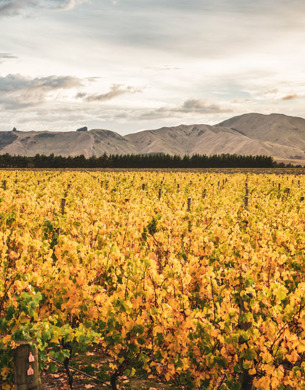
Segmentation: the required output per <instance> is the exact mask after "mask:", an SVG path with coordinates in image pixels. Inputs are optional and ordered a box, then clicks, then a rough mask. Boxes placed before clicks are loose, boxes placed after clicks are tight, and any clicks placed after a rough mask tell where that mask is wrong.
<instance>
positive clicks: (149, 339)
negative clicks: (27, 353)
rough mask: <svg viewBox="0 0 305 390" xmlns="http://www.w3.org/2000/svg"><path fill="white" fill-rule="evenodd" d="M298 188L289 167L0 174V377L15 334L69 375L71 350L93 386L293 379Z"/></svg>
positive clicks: (302, 215) (301, 320) (302, 244)
mask: <svg viewBox="0 0 305 390" xmlns="http://www.w3.org/2000/svg"><path fill="white" fill-rule="evenodd" d="M304 196H305V177H303V176H296V175H294V174H290V175H284V174H280V175H278V174H277V175H276V174H264V173H262V174H260V175H258V174H251V173H249V174H248V173H247V174H245V173H234V174H228V173H226V174H225V173H214V172H196V171H193V172H176V171H175V172H158V171H151V172H133V171H129V172H128V171H124V172H105V171H103V172H99V171H79V172H77V171H75V172H74V171H71V172H69V171H63V172H60V171H36V172H31V171H1V172H0V226H1V227H0V254H1V259H0V272H1V280H0V383H1V386H2V389H4V390H9V389H12V388H13V386H14V373H13V371H14V351H15V349H16V346H17V345H18V342H19V341H22V340H28V341H29V342H33V340H34V341H35V343H36V345H37V348H38V352H39V364H40V369H41V370H43V369H48V370H49V371H50V372H52V371H53V372H54V371H55V370H56V369H57V367H58V364H57V362H62V363H63V364H65V367H66V369H67V373H68V380H69V381H70V383H72V379H73V378H72V373H71V372H70V371H69V364H72V363H73V358H74V352H75V350H77V351H83V352H84V354H86V353H87V355H88V356H89V357H90V355H95V357H96V356H99V357H100V361H103V364H100V365H99V372H98V373H95V374H94V375H95V377H97V378H99V380H100V382H101V383H104V388H105V389H106V388H109V389H111V388H112V389H119V388H120V389H122V388H128V381H126V378H127V379H131V378H134V377H137V376H138V375H141V376H143V375H144V376H146V378H147V379H149V380H152V381H156V383H157V381H162V383H164V384H165V385H168V386H171V387H170V388H172V389H211V390H212V389H219V390H226V389H230V390H231V389H232V390H240V389H246V390H247V389H249V390H250V389H261V390H266V389H280V390H284V389H300V390H301V389H305V267H304V264H305V201H304ZM93 351H94V352H93ZM87 355H86V356H87ZM93 383H94V382H93ZM101 386H102V385H101Z"/></svg>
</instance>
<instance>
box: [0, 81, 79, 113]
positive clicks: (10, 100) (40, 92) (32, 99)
mask: <svg viewBox="0 0 305 390" xmlns="http://www.w3.org/2000/svg"><path fill="white" fill-rule="evenodd" d="M80 86H82V83H81V80H80V79H78V78H75V77H70V76H48V77H36V78H33V79H30V78H26V77H24V76H22V75H19V74H9V75H7V76H5V77H0V105H2V106H3V107H4V108H6V109H19V108H25V107H31V106H36V105H39V104H41V103H44V102H45V99H46V97H47V96H48V94H49V93H50V92H53V91H57V90H61V89H69V88H74V87H80Z"/></svg>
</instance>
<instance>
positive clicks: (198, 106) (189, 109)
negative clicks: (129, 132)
mask: <svg viewBox="0 0 305 390" xmlns="http://www.w3.org/2000/svg"><path fill="white" fill-rule="evenodd" d="M232 111H233V110H232V108H230V107H225V106H222V105H220V104H218V103H211V102H209V101H208V100H198V99H188V100H186V101H185V102H184V103H183V104H182V105H181V106H177V107H160V108H157V109H155V110H150V111H146V112H143V113H142V114H140V116H139V119H142V120H148V119H160V118H170V117H173V116H184V115H187V114H221V113H229V112H232Z"/></svg>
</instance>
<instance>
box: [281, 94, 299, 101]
mask: <svg viewBox="0 0 305 390" xmlns="http://www.w3.org/2000/svg"><path fill="white" fill-rule="evenodd" d="M300 97H301V96H300V95H297V94H292V95H286V96H284V97H282V99H281V100H284V101H286V100H296V99H298V98H300Z"/></svg>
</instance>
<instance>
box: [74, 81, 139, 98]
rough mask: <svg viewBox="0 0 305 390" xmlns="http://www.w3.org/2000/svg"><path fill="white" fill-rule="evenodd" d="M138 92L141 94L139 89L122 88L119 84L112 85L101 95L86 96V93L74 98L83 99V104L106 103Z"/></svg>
mask: <svg viewBox="0 0 305 390" xmlns="http://www.w3.org/2000/svg"><path fill="white" fill-rule="evenodd" d="M138 92H142V90H141V89H140V88H134V87H130V86H127V87H124V86H123V85H121V84H114V85H113V86H112V87H111V89H110V91H109V92H107V93H104V94H101V95H98V94H94V95H88V94H86V93H83V92H80V93H78V94H77V95H76V97H77V98H78V99H83V101H85V102H106V101H108V100H111V99H114V98H116V97H118V96H121V95H125V94H134V93H138Z"/></svg>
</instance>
